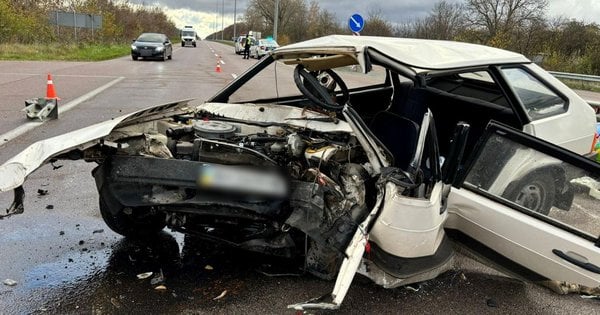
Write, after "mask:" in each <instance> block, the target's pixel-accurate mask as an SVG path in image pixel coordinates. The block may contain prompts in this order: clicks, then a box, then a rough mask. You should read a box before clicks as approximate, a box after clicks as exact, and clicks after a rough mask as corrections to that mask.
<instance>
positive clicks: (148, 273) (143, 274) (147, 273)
mask: <svg viewBox="0 0 600 315" xmlns="http://www.w3.org/2000/svg"><path fill="white" fill-rule="evenodd" d="M153 274H154V272H152V271H149V272H144V273H140V274H138V275H137V276H136V277H137V278H138V279H140V280H141V279H147V278H150V276H152V275H153Z"/></svg>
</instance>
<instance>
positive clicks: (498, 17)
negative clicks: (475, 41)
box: [465, 0, 548, 42]
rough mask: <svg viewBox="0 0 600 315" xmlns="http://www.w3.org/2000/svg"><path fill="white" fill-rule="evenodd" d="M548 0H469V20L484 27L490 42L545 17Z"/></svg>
mask: <svg viewBox="0 0 600 315" xmlns="http://www.w3.org/2000/svg"><path fill="white" fill-rule="evenodd" d="M547 6H548V0H467V1H466V3H465V8H466V11H467V17H468V20H469V21H470V22H471V24H472V25H473V26H475V27H479V28H482V29H483V30H484V31H485V32H484V33H483V34H484V36H485V38H482V40H483V41H485V42H489V41H491V40H493V39H494V38H498V37H503V36H507V34H510V33H512V32H513V31H514V30H515V29H516V28H518V27H522V26H523V25H527V24H531V23H532V22H533V21H536V20H541V19H543V18H544V12H545V10H546V7H547Z"/></svg>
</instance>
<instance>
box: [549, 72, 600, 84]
mask: <svg viewBox="0 0 600 315" xmlns="http://www.w3.org/2000/svg"><path fill="white" fill-rule="evenodd" d="M548 72H549V73H550V74H551V75H553V76H555V77H557V78H559V79H569V80H577V81H586V82H596V83H600V76H596V75H589V74H578V73H568V72H556V71H548Z"/></svg>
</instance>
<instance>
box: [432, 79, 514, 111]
mask: <svg viewBox="0 0 600 315" xmlns="http://www.w3.org/2000/svg"><path fill="white" fill-rule="evenodd" d="M427 85H428V86H431V87H434V88H437V89H440V90H442V91H446V92H448V93H451V94H455V95H460V96H467V97H472V98H476V99H480V100H482V101H486V102H489V103H494V104H496V105H500V106H503V107H506V108H510V105H509V103H508V101H507V99H506V97H505V95H504V93H503V92H502V90H501V89H500V86H499V85H498V84H497V82H496V81H495V80H494V78H493V77H492V75H491V74H490V73H489V72H488V71H466V72H459V73H451V74H445V75H436V76H433V77H432V78H430V79H429V81H428V82H427Z"/></svg>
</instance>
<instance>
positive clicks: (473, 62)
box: [274, 35, 531, 72]
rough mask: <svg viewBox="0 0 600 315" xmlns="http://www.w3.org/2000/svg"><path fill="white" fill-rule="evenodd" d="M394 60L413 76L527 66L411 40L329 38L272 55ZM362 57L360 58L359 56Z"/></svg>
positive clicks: (471, 49)
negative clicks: (369, 52)
mask: <svg viewBox="0 0 600 315" xmlns="http://www.w3.org/2000/svg"><path fill="white" fill-rule="evenodd" d="M367 47H369V48H370V49H371V48H372V49H376V50H377V51H379V52H381V53H383V54H385V55H387V56H389V57H392V58H393V59H396V60H397V61H399V62H402V63H404V64H406V65H408V66H410V67H412V68H413V69H414V70H415V71H416V72H422V71H423V70H422V69H436V70H438V69H439V70H441V69H452V68H462V67H472V66H481V65H490V64H507V63H530V62H531V61H530V60H529V59H527V58H526V57H525V56H523V55H521V54H518V53H515V52H511V51H507V50H503V49H498V48H493V47H489V46H483V45H476V44H469V43H463V42H454V41H443V40H426V39H413V38H396V37H376V36H351V35H330V36H325V37H319V38H315V39H311V40H307V41H303V42H300V43H295V44H291V45H287V46H284V47H281V48H279V49H277V50H276V51H275V52H274V55H275V56H276V58H284V59H285V58H286V55H291V56H293V55H295V54H298V53H302V52H304V53H311V52H315V53H331V54H335V53H336V52H339V53H344V54H347V53H348V52H350V51H353V52H354V53H355V54H356V57H357V59H358V61H359V63H361V64H362V63H363V60H361V57H362V58H364V51H365V48H367ZM361 55H363V56H361Z"/></svg>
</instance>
